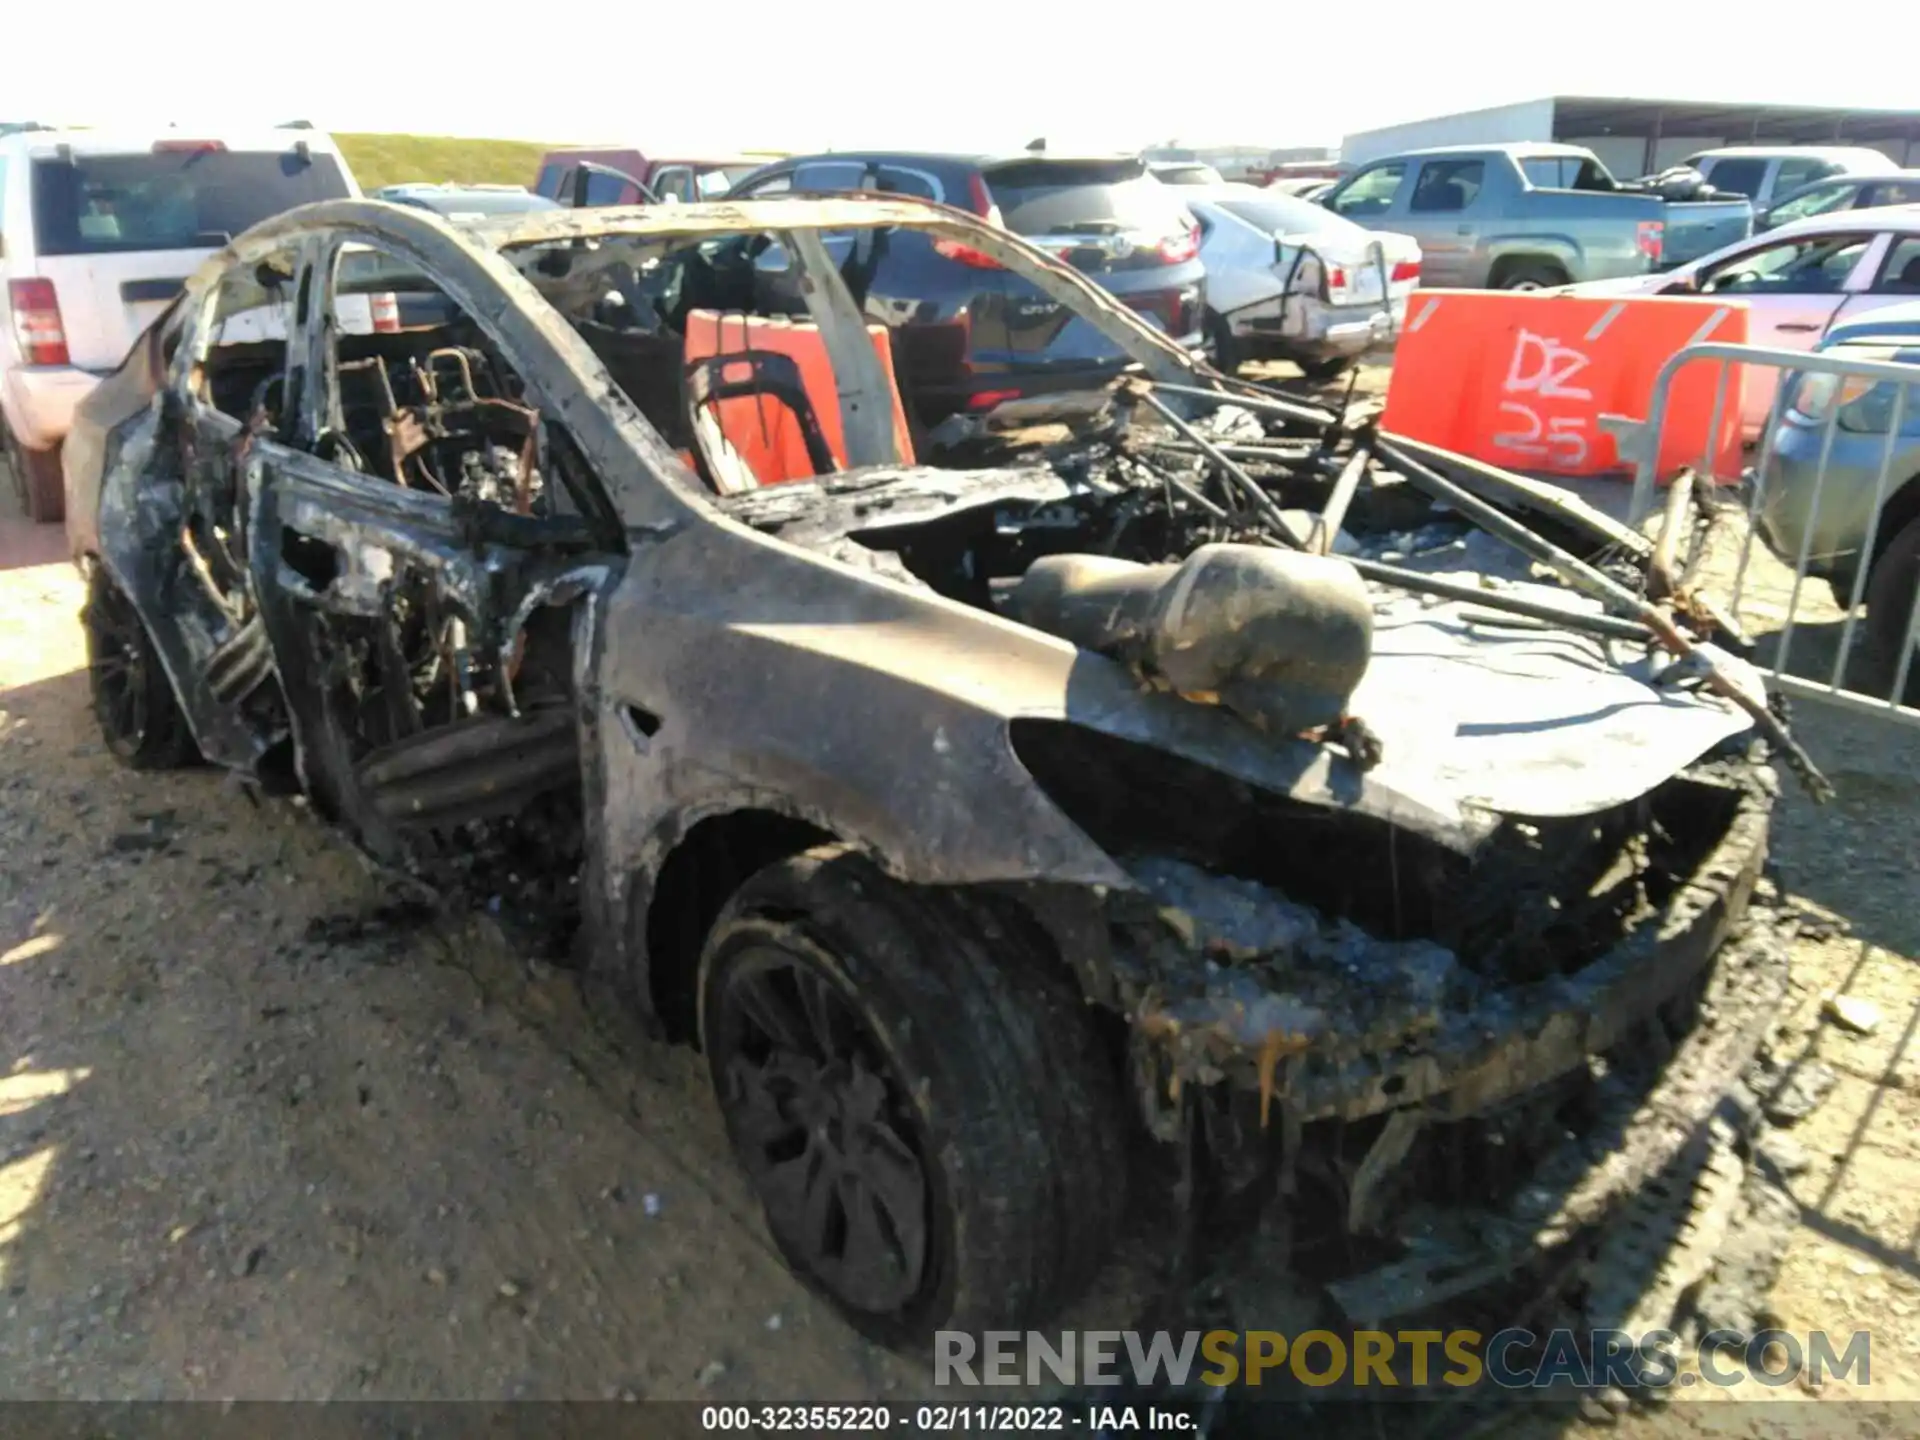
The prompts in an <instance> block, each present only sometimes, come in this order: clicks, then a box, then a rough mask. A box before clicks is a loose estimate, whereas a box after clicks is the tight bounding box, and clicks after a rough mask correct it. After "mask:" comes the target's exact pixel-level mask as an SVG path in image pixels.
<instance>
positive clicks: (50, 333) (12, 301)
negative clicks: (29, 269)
mask: <svg viewBox="0 0 1920 1440" xmlns="http://www.w3.org/2000/svg"><path fill="white" fill-rule="evenodd" d="M7 303H8V304H9V305H11V306H12V308H13V336H14V339H15V340H16V341H17V342H19V345H20V353H21V355H22V356H24V357H25V359H26V362H27V364H29V365H67V364H71V363H72V359H71V357H70V356H69V355H68V353H67V327H66V326H65V325H64V324H62V323H61V320H60V297H59V296H58V295H56V294H55V293H54V290H53V281H51V280H45V279H33V280H9V281H8V282H7Z"/></svg>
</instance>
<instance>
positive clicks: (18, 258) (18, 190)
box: [0, 129, 360, 520]
mask: <svg viewBox="0 0 1920 1440" xmlns="http://www.w3.org/2000/svg"><path fill="white" fill-rule="evenodd" d="M359 193H360V190H359V187H358V186H357V185H356V184H355V183H354V179H353V176H352V174H351V173H350V172H349V170H348V168H347V165H346V162H345V160H343V159H342V158H341V155H340V151H339V149H338V147H337V146H335V145H334V143H333V141H332V139H330V138H329V137H328V136H326V135H324V134H321V133H320V132H319V131H314V130H296V129H284V130H266V131H255V132H251V133H248V134H244V135H240V134H233V135H214V136H200V135H197V134H196V135H194V136H192V137H191V138H189V137H187V136H185V135H182V134H180V133H178V132H172V131H169V132H163V133H161V134H159V135H152V134H147V135H125V134H121V135H115V134H111V133H108V132H104V131H91V130H46V129H29V130H22V131H18V132H16V133H13V134H10V135H5V136H0V282H3V283H0V306H3V307H4V315H0V422H4V438H5V444H6V456H7V461H8V465H9V468H10V469H11V470H12V471H13V475H14V483H15V484H16V485H17V486H18V487H19V489H20V492H21V500H22V503H23V505H24V506H25V508H26V510H27V513H28V514H30V515H31V516H32V517H33V518H34V519H36V520H58V519H60V518H61V517H62V515H63V514H64V512H65V497H64V495H63V494H62V487H61V476H60V442H61V441H62V440H63V439H65V438H66V433H67V430H68V427H69V426H70V425H71V423H72V420H73V412H74V409H75V407H77V406H78V405H79V404H80V402H81V401H82V400H84V399H85V398H86V397H87V395H88V393H89V392H91V391H92V389H93V387H94V385H95V384H96V383H97V382H98V380H99V377H100V376H101V375H102V374H104V373H106V372H108V371H110V370H112V369H113V368H114V367H115V366H117V365H118V364H119V363H120V361H121V359H122V357H124V356H125V355H126V353H127V350H128V348H129V347H130V346H131V345H132V344H133V342H134V341H135V340H136V339H137V338H139V336H140V333H141V332H142V331H143V330H145V329H146V327H147V326H148V325H149V324H150V323H151V322H152V321H153V320H154V318H155V317H156V316H158V315H159V314H160V313H161V311H163V310H165V309H166V307H167V306H168V304H170V303H171V302H172V300H173V298H174V296H175V295H177V294H179V293H180V288H181V283H182V282H183V281H184V280H185V279H186V278H187V276H189V275H191V274H192V273H193V271H194V270H195V269H196V268H197V267H198V266H199V264H200V262H201V261H202V260H204V259H206V258H207V256H209V255H211V254H212V253H213V252H214V251H215V250H217V249H219V248H220V247H221V246H222V245H224V244H226V243H227V241H228V240H230V239H232V238H233V237H234V236H236V235H238V234H239V233H240V232H241V231H243V230H245V229H247V228H248V227H249V226H251V225H254V224H257V223H258V222H260V221H262V220H265V219H267V218H269V217H270V216H273V215H277V214H279V213H280V212H281V211H283V210H291V209H292V208H293V207H294V206H296V205H304V204H306V203H308V202H309V201H314V200H337V199H342V198H346V197H350V196H357V195H358V194H359Z"/></svg>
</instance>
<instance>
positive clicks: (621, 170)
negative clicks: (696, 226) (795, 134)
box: [533, 148, 780, 205]
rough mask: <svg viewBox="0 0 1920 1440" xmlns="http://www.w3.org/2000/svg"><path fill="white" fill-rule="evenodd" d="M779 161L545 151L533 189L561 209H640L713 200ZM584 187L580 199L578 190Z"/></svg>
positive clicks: (774, 156) (769, 158)
mask: <svg viewBox="0 0 1920 1440" xmlns="http://www.w3.org/2000/svg"><path fill="white" fill-rule="evenodd" d="M779 158H780V156H778V155H777V154H774V153H773V152H771V151H769V152H767V153H766V154H746V155H730V156H725V157H721V158H709V159H703V160H689V159H685V158H680V157H675V158H663V157H660V156H651V155H646V154H643V153H642V152H640V151H638V150H633V149H617V148H613V149H569V150H549V151H548V152H547V153H546V154H545V155H544V156H543V157H541V161H540V174H539V177H538V179H536V180H535V181H534V187H533V188H534V189H535V190H537V191H538V192H539V193H540V194H542V195H545V196H547V197H548V198H549V199H552V200H558V201H560V202H561V203H562V204H563V205H575V204H585V205H643V204H652V203H653V202H655V201H658V200H665V199H669V198H671V199H675V200H683V201H694V200H711V199H714V198H715V197H716V196H720V195H724V194H726V193H727V191H728V190H729V189H731V188H732V187H733V184H734V182H735V181H737V180H739V179H741V178H742V177H743V176H745V175H748V174H750V173H752V172H753V171H755V170H758V169H759V168H760V167H761V166H762V165H766V164H768V163H770V162H772V161H774V160H777V159H779ZM582 185H584V186H585V187H586V193H585V196H584V198H583V197H582V196H581V195H580V193H579V191H578V189H577V187H578V186H582Z"/></svg>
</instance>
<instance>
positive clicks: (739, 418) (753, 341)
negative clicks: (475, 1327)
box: [685, 310, 914, 485]
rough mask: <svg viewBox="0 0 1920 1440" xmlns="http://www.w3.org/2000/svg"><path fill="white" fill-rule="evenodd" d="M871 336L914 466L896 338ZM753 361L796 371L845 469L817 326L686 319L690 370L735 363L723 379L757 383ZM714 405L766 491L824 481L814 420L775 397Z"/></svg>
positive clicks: (877, 332)
mask: <svg viewBox="0 0 1920 1440" xmlns="http://www.w3.org/2000/svg"><path fill="white" fill-rule="evenodd" d="M867 333H868V335H869V336H871V337H872V340H873V349H874V353H875V354H876V355H878V356H879V357H880V365H881V369H882V370H883V371H884V373H885V374H886V377H887V390H888V394H889V399H890V400H891V402H892V406H893V443H894V447H895V449H896V451H897V453H898V454H899V456H900V459H901V461H902V463H904V464H912V463H913V459H914V454H913V439H912V436H911V432H910V431H909V430H908V427H907V414H906V409H905V407H904V406H902V404H901V403H900V387H899V385H898V384H897V383H896V381H895V379H894V373H893V341H892V336H891V334H890V333H889V332H888V330H887V327H886V326H885V325H869V326H868V327H867ZM754 355H763V356H764V355H783V356H786V357H788V358H790V359H791V360H793V361H794V362H795V364H797V365H798V367H799V373H800V379H801V382H802V385H803V386H804V389H805V395H806V402H807V406H808V408H809V409H810V410H811V411H812V415H811V417H810V418H811V420H812V421H813V422H814V423H815V424H817V426H818V435H819V438H820V439H822V440H824V441H825V444H826V449H827V451H828V452H829V454H830V455H831V458H832V463H833V465H834V466H835V467H836V468H840V469H845V468H846V464H847V445H846V435H845V431H844V430H843V429H842V427H841V424H840V392H839V389H838V387H837V386H836V385H835V383H834V374H833V362H832V361H831V360H830V359H828V357H827V348H826V344H825V342H824V341H823V340H822V339H821V338H820V329H819V327H818V326H817V325H814V324H812V323H811V322H807V321H795V320H787V319H783V318H775V317H768V316H761V315H743V314H734V313H729V314H724V315H723V314H721V313H719V312H717V311H713V310H694V311H691V312H689V314H688V315H687V339H686V349H685V356H686V363H687V365H688V368H689V370H691V369H692V368H693V367H695V366H696V365H698V364H700V362H703V361H706V360H710V359H714V358H727V359H733V358H735V357H737V358H738V359H739V360H740V361H741V362H743V363H740V364H738V365H734V364H727V365H722V366H720V367H718V374H719V377H720V379H721V380H722V381H723V382H732V381H735V380H736V379H737V380H746V379H750V378H751V375H750V372H751V369H752V367H751V366H750V365H749V364H747V363H744V362H747V361H749V360H751V358H752V357H753V356H754ZM709 404H710V407H711V410H712V412H713V414H714V418H715V419H716V420H717V421H718V422H719V425H720V430H721V433H722V434H723V435H725V436H726V438H727V442H728V443H729V444H730V445H732V446H733V448H734V449H735V450H736V451H738V452H739V454H740V457H741V459H742V460H744V461H745V462H746V464H747V465H748V467H749V468H750V469H751V470H752V471H753V473H754V474H755V475H756V476H758V477H759V479H760V483H761V484H763V485H774V484H779V483H780V482H782V481H786V480H805V479H811V478H812V477H813V476H814V475H815V474H817V473H818V471H819V467H818V466H817V465H816V463H815V460H814V457H813V456H812V455H811V454H810V453H809V450H808V446H807V420H808V418H809V417H806V416H803V415H801V414H799V413H796V411H795V410H794V408H793V407H792V406H790V405H788V404H786V403H785V402H783V401H782V400H781V399H780V398H779V397H778V395H777V394H776V393H774V392H773V391H771V390H769V391H765V392H761V393H754V394H735V395H731V396H729V397H728V398H724V399H715V400H712V401H710V402H709Z"/></svg>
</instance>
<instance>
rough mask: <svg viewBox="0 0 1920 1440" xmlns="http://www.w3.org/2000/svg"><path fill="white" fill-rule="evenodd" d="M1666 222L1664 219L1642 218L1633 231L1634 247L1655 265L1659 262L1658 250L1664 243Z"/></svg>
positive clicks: (1659, 250)
mask: <svg viewBox="0 0 1920 1440" xmlns="http://www.w3.org/2000/svg"><path fill="white" fill-rule="evenodd" d="M1666 236H1667V223H1666V221H1664V220H1642V221H1641V222H1640V227H1639V229H1638V230H1636V231H1635V232H1634V248H1635V249H1636V250H1638V251H1639V252H1640V253H1641V254H1642V255H1644V256H1646V257H1647V259H1649V260H1651V261H1653V262H1654V263H1655V264H1656V265H1657V264H1659V263H1660V252H1661V250H1662V249H1663V248H1664V246H1665V244H1666Z"/></svg>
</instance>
